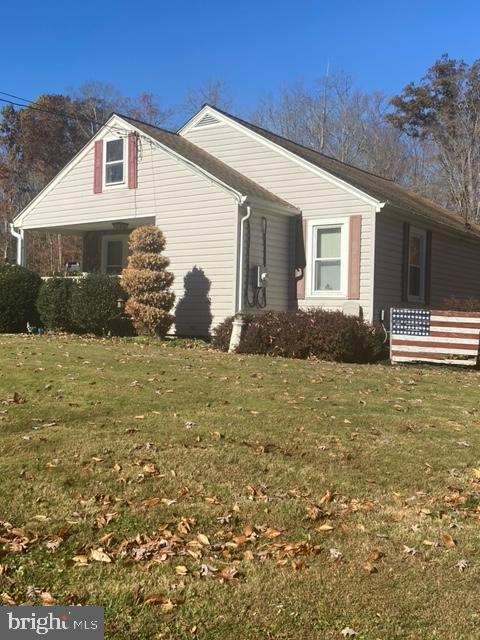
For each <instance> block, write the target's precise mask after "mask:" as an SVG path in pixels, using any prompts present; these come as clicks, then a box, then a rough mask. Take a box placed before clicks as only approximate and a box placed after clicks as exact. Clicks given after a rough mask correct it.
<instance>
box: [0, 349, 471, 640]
mask: <svg viewBox="0 0 480 640" xmlns="http://www.w3.org/2000/svg"><path fill="white" fill-rule="evenodd" d="M479 401H480V374H479V373H478V372H476V371H464V370H445V369H440V368H424V369H421V368H413V367H405V368H401V367H384V366H380V365H378V366H355V365H352V366H350V365H338V364H330V363H315V362H300V361H287V360H281V359H265V358H261V357H248V356H230V355H225V354H219V353H215V352H213V351H210V350H208V349H206V348H201V347H195V348H184V347H182V346H175V345H165V344H163V343H141V342H139V341H137V342H135V341H100V340H88V339H85V340H83V339H79V338H71V339H70V338H27V337H12V336H3V337H1V338H0V473H1V489H0V492H1V493H0V601H2V600H3V602H4V603H7V604H8V603H13V602H15V603H17V604H20V603H30V604H40V603H42V602H43V603H45V604H48V603H53V602H57V603H59V604H70V603H71V604H74V603H81V604H97V605H102V606H104V607H105V613H106V628H107V634H106V637H107V638H115V639H120V638H122V639H123V638H131V639H133V638H136V639H138V638H140V639H147V638H168V639H172V640H173V639H175V640H178V639H187V638H188V639H192V638H205V639H209V640H210V639H222V640H223V639H228V640H247V639H248V640H256V639H258V640H260V639H262V640H264V639H271V640H274V639H275V640H280V639H285V640H287V639H288V640H291V639H301V640H312V639H316V638H320V639H324V638H326V639H328V638H342V637H343V636H342V634H341V631H342V630H344V629H345V628H351V629H353V630H355V631H356V632H357V633H358V635H357V636H356V637H357V638H362V639H363V638H372V639H374V640H375V639H377V638H381V639H385V640H390V639H392V638H402V639H404V638H411V639H415V640H418V639H419V638H421V639H423V638H425V639H427V638H428V639H433V638H438V639H442V640H445V639H448V640H450V639H454V638H462V639H469V638H474V637H477V636H478V627H479V624H480V613H479V605H478V595H479V587H478V585H479V577H480V449H479V445H480V429H479V427H480V414H479ZM465 561H466V562H465ZM458 563H460V564H458ZM462 568H463V570H461V569H462ZM345 633H347V632H345ZM347 637H348V636H347Z"/></svg>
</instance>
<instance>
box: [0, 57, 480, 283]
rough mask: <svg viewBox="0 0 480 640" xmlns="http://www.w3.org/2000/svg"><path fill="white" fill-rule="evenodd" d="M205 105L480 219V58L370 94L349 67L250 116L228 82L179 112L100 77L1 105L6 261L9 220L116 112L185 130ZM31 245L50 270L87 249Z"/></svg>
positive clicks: (62, 243) (0, 241) (67, 242)
mask: <svg viewBox="0 0 480 640" xmlns="http://www.w3.org/2000/svg"><path fill="white" fill-rule="evenodd" d="M12 101H13V99H12ZM205 102H208V103H209V104H212V105H213V106H217V107H219V108H222V109H225V110H232V111H234V112H235V113H236V114H237V115H240V116H243V117H244V118H245V119H247V120H250V121H252V122H254V123H255V124H258V125H260V126H263V127H265V128H267V129H270V130H273V131H275V132H276V133H279V134H280V135H283V136H285V137H287V138H290V139H292V140H295V141H296V142H299V143H300V144H303V145H305V146H308V147H312V148H314V149H316V150H318V151H320V152H322V153H325V154H326V155H329V156H332V157H334V158H337V159H338V160H341V161H342V162H346V163H348V164H352V165H355V166H358V167H360V168H362V169H365V170H367V171H370V172H372V173H375V174H378V175H380V176H382V177H385V178H387V179H391V180H394V181H396V182H398V183H400V184H402V185H404V186H406V187H407V188H409V189H411V190H413V191H415V192H416V193H418V194H420V195H422V196H425V197H427V198H430V199H432V200H434V201H435V202H437V203H438V204H440V205H442V206H444V207H447V208H449V209H452V210H454V211H457V212H458V213H459V214H460V215H462V216H463V217H464V219H465V222H466V223H471V222H480V61H475V62H473V63H472V64H467V63H466V62H464V61H463V60H455V59H451V58H450V57H449V56H448V55H444V56H442V57H441V58H440V59H439V60H437V61H436V62H435V63H434V64H433V65H432V67H431V68H430V69H428V70H427V72H426V74H425V76H424V77H423V78H421V79H420V80H419V81H418V82H411V83H410V84H408V85H407V86H406V87H405V88H404V89H403V90H402V91H401V92H400V93H399V94H398V95H396V96H393V97H391V96H387V95H385V94H384V93H382V92H379V91H375V92H364V91H361V90H359V89H358V88H357V87H356V86H355V83H354V82H353V80H352V79H351V78H350V77H349V76H347V75H346V74H342V73H338V74H332V75H328V76H325V77H322V78H320V79H319V80H318V81H317V82H316V83H315V84H314V86H313V87H305V86H304V85H302V84H296V85H294V86H290V87H286V88H284V89H282V90H281V91H279V92H278V93H277V94H276V95H275V96H274V97H269V98H264V99H262V100H261V101H260V102H259V103H258V105H257V106H256V107H255V108H254V109H253V110H252V111H250V112H243V113H242V112H239V111H238V110H237V109H235V102H234V99H233V98H232V95H231V93H230V90H229V88H228V86H227V85H226V83H225V82H222V81H215V82H212V83H210V84H208V85H206V86H205V87H201V88H199V89H197V90H195V91H192V92H191V93H190V95H189V96H188V98H187V100H186V102H185V104H183V105H181V106H178V107H168V106H165V105H164V104H163V102H162V101H161V100H160V99H159V98H158V97H157V96H155V95H153V94H151V93H147V92H145V93H143V94H141V95H140V96H138V97H136V98H131V97H128V96H125V95H123V94H122V93H121V92H120V91H119V90H118V89H116V88H115V87H113V86H112V85H109V84H102V83H97V82H91V83H87V84H84V85H83V86H82V87H80V88H79V89H78V90H73V91H69V92H68V93H66V94H65V95H50V94H47V95H42V96H40V97H39V98H38V99H37V100H36V101H35V102H32V103H30V104H28V105H27V106H25V107H22V106H18V105H15V104H5V106H4V107H3V108H2V109H1V110H0V262H2V261H7V260H8V259H9V258H11V257H12V251H13V246H12V245H13V243H12V238H11V236H10V234H9V233H8V223H9V222H10V221H11V220H12V218H13V217H14V216H15V215H16V214H17V213H18V212H19V211H21V209H22V208H23V207H24V206H25V205H26V204H27V203H28V202H29V201H30V200H31V199H32V198H33V197H34V196H35V195H36V193H38V192H39V191H40V190H41V189H42V188H43V187H44V186H45V184H47V183H48V182H49V181H50V180H51V179H52V178H53V177H54V176H55V175H56V174H57V173H58V171H59V170H60V169H61V168H62V167H63V166H65V164H66V163H67V162H68V161H69V160H70V159H71V158H72V157H73V155H74V154H75V153H76V152H77V151H78V150H79V149H81V148H82V146H83V145H84V144H85V143H86V142H87V141H88V140H89V138H90V137H91V136H92V135H93V134H94V133H95V132H96V131H97V130H98V129H99V127H100V126H101V124H102V123H103V122H105V121H106V119H107V118H108V116H109V115H110V113H111V112H112V111H116V112H119V113H124V114H125V115H129V116H130V117H133V118H137V119H139V120H143V121H145V122H148V123H150V124H154V125H157V126H163V127H166V128H170V129H175V128H176V127H177V126H179V125H180V124H181V123H182V122H183V121H184V120H186V119H187V118H188V117H189V116H190V115H192V114H193V113H195V112H196V111H197V110H198V109H199V108H200V107H201V106H202V104H204V103H205ZM29 243H30V249H29V255H30V260H31V265H30V266H32V267H33V268H36V269H37V270H39V271H40V272H41V273H53V272H56V271H57V272H58V271H61V270H62V269H63V265H64V263H65V261H66V260H68V259H72V258H74V257H76V256H77V255H78V252H79V239H78V238H75V237H71V238H70V237H67V236H60V235H55V234H46V233H40V232H36V233H31V234H30V237H29Z"/></svg>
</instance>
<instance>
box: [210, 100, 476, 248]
mask: <svg viewBox="0 0 480 640" xmlns="http://www.w3.org/2000/svg"><path fill="white" fill-rule="evenodd" d="M211 108H212V109H214V110H215V111H218V112H219V113H223V114H224V115H225V116H227V117H228V118H231V119H232V120H235V121H236V122H238V123H239V124H241V125H243V126H244V127H247V128H248V129H251V130H252V131H254V132H255V133H257V134H258V135H260V136H262V137H264V138H266V139H267V140H270V141H271V142H273V143H275V144H277V145H278V146H279V147H282V148H284V149H286V150H287V151H290V152H291V153H293V154H295V155H296V156H298V157H299V158H302V159H303V160H306V161H307V162H310V163H311V164H312V165H315V166H316V167H318V168H319V169H323V170H324V171H327V172H328V173H330V174H331V175H333V176H335V177H336V178H339V179H340V180H343V181H345V182H347V183H348V184H350V185H352V186H354V187H356V188H357V189H359V190H360V191H363V192H364V193H366V194H368V195H370V196H371V197H373V198H375V199H376V200H379V201H380V202H385V204H387V205H389V206H390V207H392V208H393V209H395V210H396V211H398V212H403V213H407V214H408V213H409V214H412V215H413V216H416V217H420V218H422V219H424V220H426V221H431V222H434V223H436V224H440V225H443V226H446V227H449V228H450V229H451V230H452V231H458V232H461V233H464V234H467V235H469V236H473V237H475V238H480V225H477V224H474V223H469V224H468V225H466V224H465V221H464V219H463V218H462V217H461V216H460V215H459V214H458V213H455V212H454V211H450V210H448V209H445V208H444V207H441V206H440V205H437V204H435V203H434V202H432V201H431V200H428V199H426V198H423V197H422V196H419V195H417V194H416V193H413V192H412V191H409V190H408V189H405V188H404V187H401V186H400V185H398V184H396V183H395V182H393V181H392V180H388V179H387V178H382V177H381V176H378V175H375V174H373V173H369V172H368V171H364V170H363V169H359V168H358V167H354V166H352V165H349V164H345V163H344V162H340V161H339V160H336V159H335V158H331V157H330V156H326V155H324V154H322V153H320V152H319V151H315V150H314V149H311V148H309V147H305V146H303V145H301V144H298V143H296V142H293V141H292V140H288V139H287V138H284V137H282V136H280V135H278V134H276V133H273V132H272V131H268V130H267V129H263V128H262V127H259V126H257V125H254V124H252V123H250V122H247V121H245V120H242V119H241V118H237V117H236V116H232V115H231V114H229V113H227V112H224V111H222V110H221V109H217V108H216V107H211Z"/></svg>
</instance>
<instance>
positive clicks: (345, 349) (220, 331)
mask: <svg viewBox="0 0 480 640" xmlns="http://www.w3.org/2000/svg"><path fill="white" fill-rule="evenodd" d="M243 319H244V321H245V325H244V327H243V331H242V338H241V341H240V346H239V348H238V349H237V352H238V353H252V354H261V355H269V356H281V357H284V358H301V359H306V358H318V359H320V360H332V361H336V362H358V363H371V362H378V361H379V360H382V359H383V358H385V357H386V355H387V354H386V347H385V344H384V336H383V335H382V333H381V332H380V331H378V330H377V329H375V328H374V327H372V326H370V325H368V324H366V323H365V322H363V321H362V320H360V319H359V318H357V317H354V316H347V315H344V314H343V313H341V312H340V311H324V310H322V309H310V310H307V311H295V312H275V311H269V312H267V313H262V314H256V315H244V316H243ZM232 322H233V317H230V318H227V319H226V320H224V322H222V323H221V324H220V325H219V326H218V327H217V328H216V329H215V331H214V338H213V341H212V344H213V346H214V347H215V348H217V349H220V350H222V351H227V350H228V346H229V342H230V334H231V331H232Z"/></svg>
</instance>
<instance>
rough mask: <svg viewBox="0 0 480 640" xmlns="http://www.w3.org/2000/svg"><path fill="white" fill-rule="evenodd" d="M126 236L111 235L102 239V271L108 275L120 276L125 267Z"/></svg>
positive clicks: (126, 253) (126, 255) (126, 252)
mask: <svg viewBox="0 0 480 640" xmlns="http://www.w3.org/2000/svg"><path fill="white" fill-rule="evenodd" d="M127 258H128V236H120V235H112V236H104V237H103V246H102V271H103V273H108V274H109V275H120V274H121V272H122V269H123V268H124V267H125V266H126V265H127Z"/></svg>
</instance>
